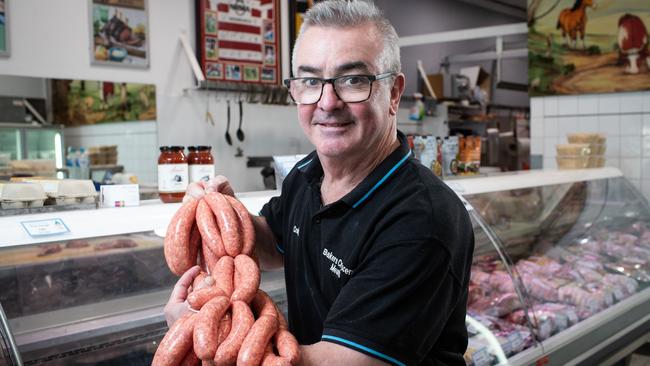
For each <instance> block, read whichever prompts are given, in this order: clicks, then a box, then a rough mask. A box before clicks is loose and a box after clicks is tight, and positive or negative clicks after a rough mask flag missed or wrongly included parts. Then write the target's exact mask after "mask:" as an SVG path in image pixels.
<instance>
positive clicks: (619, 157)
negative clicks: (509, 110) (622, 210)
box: [530, 91, 650, 199]
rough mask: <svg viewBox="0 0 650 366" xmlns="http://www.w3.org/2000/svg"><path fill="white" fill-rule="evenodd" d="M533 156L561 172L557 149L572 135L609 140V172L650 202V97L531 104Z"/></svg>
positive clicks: (633, 95)
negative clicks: (621, 177) (619, 173)
mask: <svg viewBox="0 0 650 366" xmlns="http://www.w3.org/2000/svg"><path fill="white" fill-rule="evenodd" d="M530 107H531V111H530V112H531V154H533V155H542V156H543V160H542V161H543V164H544V168H546V169H555V168H557V163H556V161H555V156H556V149H555V144H557V143H566V142H567V139H566V135H567V133H571V132H600V133H603V134H605V135H606V136H607V148H606V152H605V156H606V163H605V165H606V166H613V167H616V168H619V169H621V171H622V172H623V174H624V175H625V176H626V177H627V178H628V179H629V180H630V182H631V183H632V184H633V185H634V186H635V187H637V188H638V189H639V190H640V191H641V192H643V194H644V195H645V196H646V197H647V198H649V199H650V91H645V92H634V93H612V94H589V95H578V96H554V97H540V98H532V99H531V103H530Z"/></svg>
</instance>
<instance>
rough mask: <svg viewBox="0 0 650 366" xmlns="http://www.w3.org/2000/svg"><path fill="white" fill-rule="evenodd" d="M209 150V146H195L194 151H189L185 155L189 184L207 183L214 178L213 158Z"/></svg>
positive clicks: (210, 148)
mask: <svg viewBox="0 0 650 366" xmlns="http://www.w3.org/2000/svg"><path fill="white" fill-rule="evenodd" d="M188 149H189V148H188ZM211 150H212V147H211V146H196V147H195V149H194V151H192V150H190V153H189V154H188V155H187V163H188V165H189V175H190V182H198V181H200V180H202V181H205V182H207V181H208V180H210V178H212V177H214V158H213V157H212V152H211Z"/></svg>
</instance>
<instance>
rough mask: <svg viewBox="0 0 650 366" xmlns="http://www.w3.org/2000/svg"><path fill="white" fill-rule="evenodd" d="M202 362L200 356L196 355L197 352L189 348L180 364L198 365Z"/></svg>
mask: <svg viewBox="0 0 650 366" xmlns="http://www.w3.org/2000/svg"><path fill="white" fill-rule="evenodd" d="M200 364H201V360H199V358H198V357H196V353H194V350H191V349H190V350H189V351H187V354H186V355H185V358H183V360H182V361H181V363H179V364H178V365H179V366H198V365H200Z"/></svg>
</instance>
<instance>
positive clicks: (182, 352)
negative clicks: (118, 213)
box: [152, 192, 300, 366]
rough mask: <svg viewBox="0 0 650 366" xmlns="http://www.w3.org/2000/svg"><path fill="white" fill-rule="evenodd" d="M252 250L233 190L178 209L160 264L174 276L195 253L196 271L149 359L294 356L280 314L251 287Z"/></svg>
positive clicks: (229, 360) (250, 363)
mask: <svg viewBox="0 0 650 366" xmlns="http://www.w3.org/2000/svg"><path fill="white" fill-rule="evenodd" d="M254 249H255V228H254V226H253V221H252V219H251V216H250V214H249V213H248V210H247V209H246V207H244V205H243V204H242V203H241V202H239V201H238V200H237V199H235V198H234V197H231V196H229V195H224V194H221V193H218V192H211V193H207V194H206V195H205V196H204V197H203V198H202V199H199V200H197V199H191V200H189V201H188V202H186V203H184V204H183V205H182V206H181V207H180V208H179V209H178V211H177V212H176V213H175V215H174V216H173V217H172V220H171V222H170V224H169V226H168V228H167V235H166V236H165V240H164V251H165V260H166V261H167V265H168V266H169V269H170V270H171V271H172V272H173V273H175V274H176V275H179V276H180V275H182V274H183V273H184V272H185V271H187V270H188V269H190V268H192V267H193V266H194V265H196V264H197V259H198V263H199V264H200V265H201V267H202V269H203V271H202V272H201V273H200V274H199V275H198V276H197V277H196V278H195V279H194V283H193V285H192V290H191V292H190V293H189V295H188V297H187V302H188V304H189V306H190V308H191V310H192V311H189V312H187V313H186V314H184V315H183V316H181V317H180V318H179V319H178V320H177V321H176V322H175V323H174V324H173V325H172V326H171V327H170V328H169V330H168V331H167V333H166V334H165V337H164V338H163V339H162V341H161V342H160V344H159V345H158V349H157V350H156V354H155V355H154V359H153V362H152V365H154V366H161V365H169V366H176V365H198V364H199V363H201V362H202V363H203V364H204V365H206V364H207V365H212V364H214V365H216V366H221V365H235V364H236V365H238V366H239V365H242V366H258V365H264V366H267V365H268V366H289V365H296V364H297V363H298V362H299V361H300V352H299V347H298V342H297V341H296V338H295V337H294V336H293V335H292V334H291V332H289V327H288V325H287V321H286V319H285V318H284V315H283V314H282V312H281V311H279V309H278V308H277V306H276V304H275V303H274V302H273V300H272V299H271V297H270V296H269V295H268V294H266V293H265V292H264V291H262V290H261V289H259V285H260V270H259V266H258V264H257V260H256V259H254V258H255V257H254V255H255V253H254ZM207 277H211V278H212V280H210V279H208V278H207Z"/></svg>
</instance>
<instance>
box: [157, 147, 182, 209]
mask: <svg viewBox="0 0 650 366" xmlns="http://www.w3.org/2000/svg"><path fill="white" fill-rule="evenodd" d="M184 149H185V148H184V147H183V146H161V147H160V156H159V157H158V195H159V197H160V200H161V201H163V202H165V203H171V202H181V201H182V200H183V196H185V190H186V189H187V182H188V179H189V173H188V165H187V158H186V157H185V154H184V153H183V150H184Z"/></svg>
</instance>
